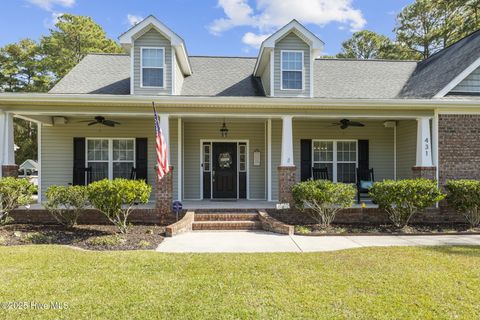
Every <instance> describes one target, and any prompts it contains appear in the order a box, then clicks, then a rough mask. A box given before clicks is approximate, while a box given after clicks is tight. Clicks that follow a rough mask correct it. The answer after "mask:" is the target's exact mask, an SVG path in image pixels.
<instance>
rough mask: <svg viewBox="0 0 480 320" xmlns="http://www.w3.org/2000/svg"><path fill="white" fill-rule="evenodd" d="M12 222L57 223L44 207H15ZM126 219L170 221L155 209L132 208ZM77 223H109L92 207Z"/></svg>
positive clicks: (136, 221) (135, 220)
mask: <svg viewBox="0 0 480 320" xmlns="http://www.w3.org/2000/svg"><path fill="white" fill-rule="evenodd" d="M10 216H11V217H12V218H13V219H14V223H20V224H30V223H31V224H57V221H56V220H55V219H54V218H53V217H52V215H51V214H50V213H49V212H48V211H47V210H45V209H17V210H13V211H12V212H11V213H10ZM128 221H129V222H130V223H133V224H156V225H159V224H161V225H164V224H168V223H170V222H172V221H171V220H166V219H162V217H161V216H160V214H159V211H158V210H157V209H134V210H133V212H132V213H131V214H130V216H129V218H128ZM78 223H79V224H111V222H109V221H108V220H107V218H106V217H105V216H104V215H103V214H102V213H101V212H99V211H97V210H94V209H88V210H85V211H84V212H83V213H82V214H81V215H80V217H79V219H78Z"/></svg>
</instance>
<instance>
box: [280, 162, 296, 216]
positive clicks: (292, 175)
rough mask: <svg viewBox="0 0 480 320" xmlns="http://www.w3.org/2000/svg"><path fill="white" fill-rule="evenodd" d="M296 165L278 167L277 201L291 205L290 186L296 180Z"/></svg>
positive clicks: (292, 202)
mask: <svg viewBox="0 0 480 320" xmlns="http://www.w3.org/2000/svg"><path fill="white" fill-rule="evenodd" d="M296 169H297V168H296V167H295V166H293V167H281V166H280V167H278V168H277V170H278V201H279V202H280V203H289V204H290V207H293V204H294V201H293V196H292V187H293V186H294V185H295V183H296V182H297V180H296Z"/></svg>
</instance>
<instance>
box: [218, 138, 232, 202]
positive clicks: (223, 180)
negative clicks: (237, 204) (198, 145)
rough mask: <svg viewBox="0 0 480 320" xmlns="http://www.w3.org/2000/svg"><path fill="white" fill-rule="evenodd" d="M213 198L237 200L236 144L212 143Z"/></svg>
mask: <svg viewBox="0 0 480 320" xmlns="http://www.w3.org/2000/svg"><path fill="white" fill-rule="evenodd" d="M212 146H213V153H212V155H213V168H212V169H213V171H212V184H213V198H214V199H237V144H236V143H235V142H233V143H230V142H214V143H213V145H212Z"/></svg>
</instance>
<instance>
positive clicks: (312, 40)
mask: <svg viewBox="0 0 480 320" xmlns="http://www.w3.org/2000/svg"><path fill="white" fill-rule="evenodd" d="M290 32H295V34H296V35H297V36H299V37H300V38H301V39H302V40H304V41H305V42H306V43H307V44H308V45H309V46H310V49H311V50H312V53H313V54H312V57H311V59H312V61H313V60H314V59H315V57H316V56H318V55H320V52H321V51H322V50H323V47H324V45H325V44H324V43H323V41H322V40H320V39H319V38H318V37H317V36H316V35H315V34H313V33H312V32H311V31H310V30H308V29H307V28H305V27H304V26H303V25H302V24H301V23H299V22H298V21H297V20H295V19H294V20H292V21H290V22H289V23H288V24H286V25H285V26H283V27H282V28H280V30H278V31H277V32H275V33H274V34H272V35H271V36H270V37H268V38H267V39H265V40H264V41H263V42H262V45H261V46H260V53H259V56H258V59H257V62H256V64H255V69H254V71H253V74H254V75H255V76H259V75H258V71H259V67H260V64H261V63H262V60H263V56H264V53H269V52H270V51H271V50H273V49H274V48H275V44H276V43H277V42H278V41H279V40H281V39H282V38H283V37H285V36H286V35H288V34H289V33H290ZM267 56H268V55H267Z"/></svg>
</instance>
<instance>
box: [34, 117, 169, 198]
mask: <svg viewBox="0 0 480 320" xmlns="http://www.w3.org/2000/svg"><path fill="white" fill-rule="evenodd" d="M113 119H114V120H116V121H119V122H121V125H118V126H116V127H115V128H110V127H106V126H102V127H100V126H98V125H95V126H87V125H86V124H85V123H79V122H78V121H81V120H85V119H84V118H83V119H70V122H69V123H67V124H66V125H56V126H53V127H48V126H42V136H41V150H42V159H41V168H42V173H41V174H42V199H44V194H45V191H46V190H47V188H48V187H50V186H52V185H63V186H66V185H68V184H69V183H72V173H73V138H74V137H86V138H148V179H147V180H148V183H149V184H150V185H152V187H153V188H154V189H155V179H156V177H155V170H154V166H155V159H156V153H155V133H154V129H153V128H154V127H153V120H151V119H148V120H147V119H138V120H137V119H121V118H120V119H117V118H113ZM170 141H171V143H170V145H171V159H170V160H171V161H170V162H171V165H173V166H174V167H176V165H177V148H176V145H177V120H176V119H172V120H170ZM177 180H178V179H177V173H176V172H175V171H174V182H173V184H174V197H175V198H176V197H177V185H178V184H177V183H178V181H177ZM154 194H155V191H154V190H153V191H152V195H151V197H150V198H151V200H153V199H154V198H155V196H154Z"/></svg>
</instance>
